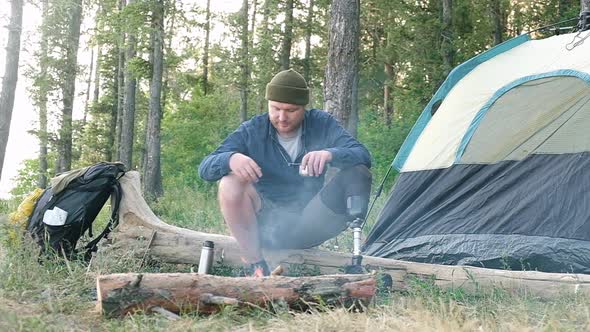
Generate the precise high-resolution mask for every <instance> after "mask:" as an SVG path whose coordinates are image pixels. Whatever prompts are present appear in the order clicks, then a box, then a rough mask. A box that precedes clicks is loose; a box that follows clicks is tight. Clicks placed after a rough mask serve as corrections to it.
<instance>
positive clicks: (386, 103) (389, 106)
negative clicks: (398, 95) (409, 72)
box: [383, 62, 395, 127]
mask: <svg viewBox="0 0 590 332" xmlns="http://www.w3.org/2000/svg"><path fill="white" fill-rule="evenodd" d="M384 71H385V77H386V78H385V84H383V111H384V112H385V124H386V125H387V127H391V122H392V121H391V120H392V119H393V102H392V100H391V99H392V98H391V90H392V86H393V85H394V77H395V75H394V72H393V65H392V64H391V63H387V62H385V63H384Z"/></svg>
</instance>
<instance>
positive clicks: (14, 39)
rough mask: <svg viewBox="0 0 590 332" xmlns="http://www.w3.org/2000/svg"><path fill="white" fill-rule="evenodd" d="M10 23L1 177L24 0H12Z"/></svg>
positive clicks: (0, 123) (0, 109)
mask: <svg viewBox="0 0 590 332" xmlns="http://www.w3.org/2000/svg"><path fill="white" fill-rule="evenodd" d="M10 10H11V14H10V15H11V16H10V24H9V25H8V42H7V43H6V64H5V66H4V77H3V78H2V92H1V94H0V178H2V166H3V165H4V157H5V153H6V146H7V145H8V136H9V133H10V121H11V119H12V109H13V108H14V95H15V93H16V82H17V80H18V63H19V58H20V36H21V32H22V21H23V0H11V2H10Z"/></svg>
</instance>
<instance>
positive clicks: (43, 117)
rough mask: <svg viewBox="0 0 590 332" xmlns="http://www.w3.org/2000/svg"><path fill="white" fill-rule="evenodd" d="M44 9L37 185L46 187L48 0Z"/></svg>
mask: <svg viewBox="0 0 590 332" xmlns="http://www.w3.org/2000/svg"><path fill="white" fill-rule="evenodd" d="M41 7H42V11H43V23H42V24H41V26H42V27H44V29H42V32H41V42H40V44H41V51H40V55H39V69H40V72H39V85H38V87H37V88H38V92H39V95H38V98H37V107H38V108H39V133H38V137H39V176H38V178H37V187H39V188H45V187H46V186H47V168H48V167H49V166H48V163H47V144H48V135H47V90H48V87H47V85H48V82H47V66H48V59H47V48H48V45H47V30H46V29H45V27H46V26H47V16H48V15H49V14H48V13H49V3H48V1H47V0H43V1H42V2H41Z"/></svg>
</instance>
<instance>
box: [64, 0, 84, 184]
mask: <svg viewBox="0 0 590 332" xmlns="http://www.w3.org/2000/svg"><path fill="white" fill-rule="evenodd" d="M81 24H82V0H75V1H73V2H72V3H71V10H70V22H69V24H68V26H69V27H68V40H67V42H66V45H67V46H66V47H67V49H66V65H65V66H66V68H65V73H64V75H65V77H64V85H63V110H62V119H61V128H60V135H59V136H60V137H59V140H60V154H59V172H66V171H69V170H70V169H71V168H72V134H73V128H72V113H73V109H74V98H75V96H76V74H77V72H78V46H79V43H80V25H81Z"/></svg>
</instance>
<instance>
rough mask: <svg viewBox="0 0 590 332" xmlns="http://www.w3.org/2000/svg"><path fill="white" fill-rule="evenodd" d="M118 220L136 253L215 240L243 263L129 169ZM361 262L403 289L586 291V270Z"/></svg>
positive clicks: (589, 287) (229, 249)
mask: <svg viewBox="0 0 590 332" xmlns="http://www.w3.org/2000/svg"><path fill="white" fill-rule="evenodd" d="M121 186H122V189H123V197H122V200H121V208H120V216H121V222H120V225H119V226H118V227H117V229H116V231H115V232H113V234H112V239H113V244H112V246H111V248H112V249H114V250H117V249H120V250H129V249H130V248H136V249H137V250H138V252H139V254H140V255H143V254H149V256H151V257H153V258H155V259H157V260H161V261H163V262H169V263H184V264H197V263H198V262H199V255H200V251H201V246H202V243H203V242H204V241H206V240H209V241H214V242H215V258H214V264H224V265H228V266H242V265H243V263H242V261H241V259H240V249H239V247H238V245H237V243H236V242H235V240H234V239H233V238H232V237H229V236H224V235H217V234H207V233H202V232H197V231H193V230H189V229H184V228H180V227H175V226H172V225H169V224H166V223H164V222H163V221H161V220H160V219H159V218H158V217H157V216H156V215H155V214H154V213H153V212H152V211H151V209H150V208H149V206H148V205H147V203H146V202H145V200H144V199H143V198H142V196H141V190H140V188H141V186H140V181H139V173H137V172H128V173H127V174H126V175H125V176H124V177H122V178H121ZM265 256H266V257H267V259H268V261H269V262H270V263H271V265H273V266H274V265H278V264H281V265H283V266H284V267H285V268H286V269H287V273H288V272H289V269H290V268H291V269H293V268H296V269H301V267H304V268H310V269H311V270H313V271H314V272H315V273H317V274H337V273H341V272H342V269H343V267H344V266H346V265H347V264H350V262H351V255H350V254H346V253H339V252H330V251H324V250H317V249H307V250H280V251H269V252H265ZM363 264H364V265H365V267H367V268H368V269H369V270H371V269H374V270H378V271H381V272H383V273H387V274H389V275H390V276H391V277H392V279H393V289H397V290H403V289H405V288H406V287H407V284H408V281H409V280H412V279H413V278H419V279H427V280H429V281H431V282H433V283H434V284H435V285H437V286H440V287H443V288H456V287H462V288H465V289H469V290H473V289H479V288H480V287H498V288H501V289H505V290H509V291H519V292H520V291H522V292H530V293H532V294H536V295H540V296H553V295H556V294H559V293H580V292H582V293H585V294H590V275H584V274H561V273H545V272H536V271H506V270H493V269H485V268H477V267H470V266H448V265H436V264H425V263H413V262H406V261H399V260H393V259H385V258H377V257H370V256H365V257H364V259H363Z"/></svg>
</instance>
